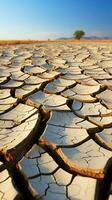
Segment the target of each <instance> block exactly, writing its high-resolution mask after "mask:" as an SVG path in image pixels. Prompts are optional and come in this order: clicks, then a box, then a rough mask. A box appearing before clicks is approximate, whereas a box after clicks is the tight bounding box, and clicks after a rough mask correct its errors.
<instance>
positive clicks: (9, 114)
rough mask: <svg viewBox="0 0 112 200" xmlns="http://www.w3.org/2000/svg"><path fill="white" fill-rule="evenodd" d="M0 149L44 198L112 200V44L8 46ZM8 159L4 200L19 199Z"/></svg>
mask: <svg viewBox="0 0 112 200" xmlns="http://www.w3.org/2000/svg"><path fill="white" fill-rule="evenodd" d="M0 150H1V152H2V151H4V152H7V151H8V152H9V153H10V154H11V155H12V157H13V161H11V162H12V163H13V164H12V166H15V164H16V163H18V162H19V164H20V165H21V167H22V171H23V172H24V173H25V174H26V176H27V178H28V180H29V182H30V183H31V185H32V187H33V188H34V189H35V191H36V192H37V194H38V196H39V199H43V200H57V199H58V200H83V199H86V200H94V199H95V200H100V199H102V200H103V199H104V200H106V199H107V200H111V199H112V190H111V182H112V44H111V43H106V42H104V43H101V42H100V43H98V42H92V43H91V42H88V43H86V42H82V43H81V42H79V43H78V42H76V43H74V42H62V41H61V42H45V43H44V42H41V43H37V44H20V45H16V44H15V45H14V44H13V45H4V46H2V45H1V46H0ZM0 161H1V162H0V171H1V172H0V199H1V200H13V199H15V197H16V196H17V195H18V191H17V190H16V189H17V187H16V186H15V184H12V182H11V177H10V176H11V174H10V172H9V174H8V171H7V170H9V163H8V164H7V163H5V162H3V160H2V158H1V156H0ZM20 187H21V186H20ZM20 191H21V189H20ZM23 195H24V196H25V194H23Z"/></svg>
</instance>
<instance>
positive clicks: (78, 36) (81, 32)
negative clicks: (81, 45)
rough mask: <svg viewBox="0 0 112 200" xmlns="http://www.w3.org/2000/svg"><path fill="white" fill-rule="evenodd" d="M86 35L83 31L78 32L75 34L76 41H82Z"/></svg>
mask: <svg viewBox="0 0 112 200" xmlns="http://www.w3.org/2000/svg"><path fill="white" fill-rule="evenodd" d="M84 35H85V32H84V31H83V30H77V31H75V32H74V33H73V36H74V38H75V39H77V40H80V39H81V38H82V37H83V36H84Z"/></svg>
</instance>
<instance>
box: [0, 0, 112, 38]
mask: <svg viewBox="0 0 112 200" xmlns="http://www.w3.org/2000/svg"><path fill="white" fill-rule="evenodd" d="M76 29H83V30H85V32H86V33H87V35H96V36H112V0H0V39H48V38H51V39H55V38H58V37H71V36H72V33H73V32H74V30H76Z"/></svg>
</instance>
